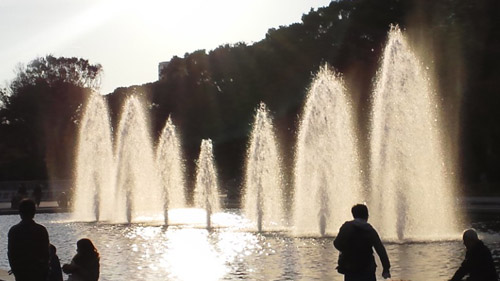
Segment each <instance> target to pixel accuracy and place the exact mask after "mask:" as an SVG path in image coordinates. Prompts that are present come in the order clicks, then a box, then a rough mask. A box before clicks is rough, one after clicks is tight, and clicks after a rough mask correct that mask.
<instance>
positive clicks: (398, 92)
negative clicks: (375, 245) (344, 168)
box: [369, 28, 458, 241]
mask: <svg viewBox="0 0 500 281" xmlns="http://www.w3.org/2000/svg"><path fill="white" fill-rule="evenodd" d="M377 75H378V76H377V81H376V85H375V88H374V93H373V95H374V96H373V113H372V124H371V153H370V154H371V158H370V181H371V186H372V193H371V198H370V202H369V205H370V207H371V211H372V212H371V220H372V222H373V224H374V225H375V226H376V227H377V229H378V230H379V232H380V233H381V236H383V237H386V238H387V239H397V240H400V241H401V240H405V239H410V240H412V239H417V240H420V239H423V240H433V239H443V238H447V237H450V236H452V235H454V234H456V231H457V226H456V218H457V216H458V214H457V213H456V212H455V211H454V208H453V202H452V198H453V195H454V194H453V188H454V184H453V179H452V178H451V177H450V175H449V174H448V173H447V171H446V167H445V165H447V164H446V163H447V162H448V161H449V158H447V157H446V156H445V155H444V151H443V148H442V143H441V137H440V135H439V134H440V132H442V131H443V130H442V129H444V128H440V123H439V120H438V118H439V116H438V114H437V112H436V110H437V103H436V100H435V99H436V97H435V96H434V95H435V92H434V91H433V89H432V87H431V85H430V81H429V79H428V78H427V76H426V73H425V71H424V69H423V67H422V65H421V63H420V62H419V61H418V59H417V58H416V57H415V55H414V53H413V52H412V51H411V49H410V47H409V46H408V43H407V42H406V40H405V38H404V37H403V35H402V33H401V31H400V30H399V29H398V28H392V29H391V31H390V33H389V38H388V42H387V45H386V48H385V51H384V56H383V61H382V65H381V67H380V70H379V72H378V74H377Z"/></svg>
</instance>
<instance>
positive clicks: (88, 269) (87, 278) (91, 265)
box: [62, 238, 99, 281]
mask: <svg viewBox="0 0 500 281" xmlns="http://www.w3.org/2000/svg"><path fill="white" fill-rule="evenodd" d="M76 251H77V254H76V255H75V256H74V257H73V259H72V260H71V263H70V264H65V265H63V267H62V270H63V272H64V273H66V274H70V278H69V279H68V280H78V281H97V280H99V252H97V249H96V248H95V247H94V244H93V243H92V241H90V239H87V238H83V239H80V240H78V242H76Z"/></svg>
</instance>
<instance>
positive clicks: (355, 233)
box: [333, 204, 391, 281]
mask: <svg viewBox="0 0 500 281" xmlns="http://www.w3.org/2000/svg"><path fill="white" fill-rule="evenodd" d="M351 212H352V215H353V217H354V220H352V221H347V222H345V223H344V224H343V225H342V226H341V227H340V230H339V234H338V235H337V237H336V238H335V240H334V241H333V245H334V246H335V248H337V250H339V251H340V255H339V261H338V267H337V270H338V272H339V273H342V274H344V280H345V281H358V280H359V281H375V280H376V278H375V270H376V267H377V265H376V263H375V258H374V256H373V248H375V251H376V252H377V254H378V256H379V257H380V261H381V262H382V267H383V271H382V277H384V278H390V277H391V273H390V267H391V264H390V262H389V257H388V256H387V252H386V250H385V247H384V245H383V244H382V241H380V237H379V235H378V233H377V231H376V230H375V229H374V228H373V227H372V226H371V225H370V224H369V223H368V208H367V207H366V206H365V205H362V204H357V205H355V206H353V207H352V209H351Z"/></svg>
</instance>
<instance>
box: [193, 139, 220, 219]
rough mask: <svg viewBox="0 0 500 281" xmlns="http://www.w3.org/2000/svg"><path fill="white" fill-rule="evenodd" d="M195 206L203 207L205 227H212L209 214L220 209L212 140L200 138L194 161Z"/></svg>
mask: <svg viewBox="0 0 500 281" xmlns="http://www.w3.org/2000/svg"><path fill="white" fill-rule="evenodd" d="M194 191H195V193H194V201H195V206H196V207H198V208H202V209H205V211H206V222H207V224H206V225H207V228H211V227H212V222H211V216H212V214H213V213H216V212H218V211H220V202H219V186H218V182H217V172H216V169H215V164H214V156H213V151H212V141H211V140H210V139H207V140H202V141H201V147H200V156H199V158H198V161H197V162H196V186H195V190H194Z"/></svg>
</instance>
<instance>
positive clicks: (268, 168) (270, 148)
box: [242, 103, 284, 231]
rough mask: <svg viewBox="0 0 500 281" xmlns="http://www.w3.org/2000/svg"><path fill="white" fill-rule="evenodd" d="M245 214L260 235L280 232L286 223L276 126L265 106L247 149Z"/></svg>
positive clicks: (254, 125)
mask: <svg viewBox="0 0 500 281" xmlns="http://www.w3.org/2000/svg"><path fill="white" fill-rule="evenodd" d="M246 161H247V162H246V173H245V187H244V193H243V194H244V195H243V201H242V202H243V205H242V206H243V212H244V214H245V216H246V217H247V218H249V219H250V220H251V221H253V222H256V227H257V230H258V231H262V230H263V229H264V228H265V229H266V230H273V229H276V228H278V229H281V228H282V225H283V220H284V210H283V184H282V178H281V177H282V175H283V173H282V171H281V165H280V153H279V150H278V146H277V142H276V137H275V135H274V131H273V125H272V122H271V118H270V116H269V111H268V110H267V108H266V106H265V104H263V103H261V104H260V106H259V108H258V109H257V113H256V114H255V121H254V124H253V131H252V135H251V137H250V146H249V147H248V152H247V160H246Z"/></svg>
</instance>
